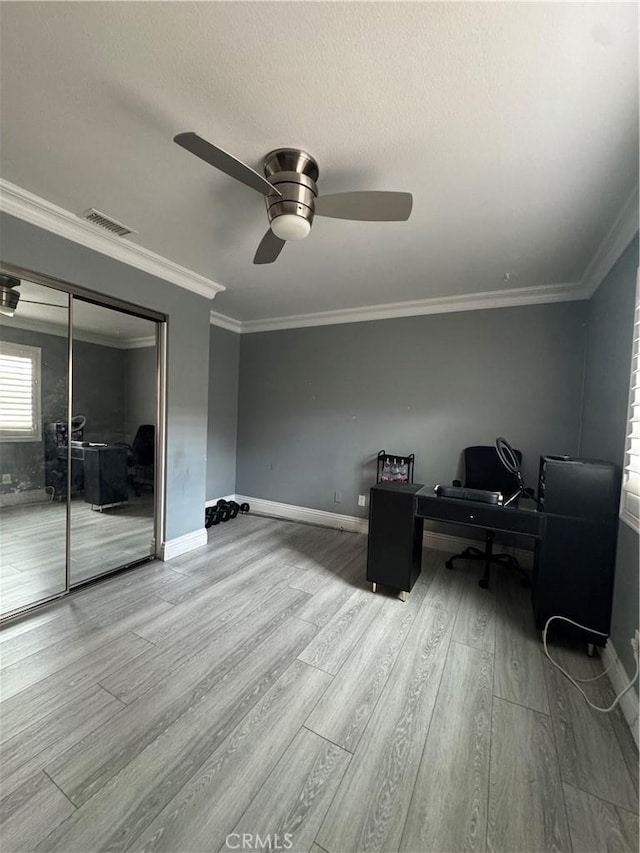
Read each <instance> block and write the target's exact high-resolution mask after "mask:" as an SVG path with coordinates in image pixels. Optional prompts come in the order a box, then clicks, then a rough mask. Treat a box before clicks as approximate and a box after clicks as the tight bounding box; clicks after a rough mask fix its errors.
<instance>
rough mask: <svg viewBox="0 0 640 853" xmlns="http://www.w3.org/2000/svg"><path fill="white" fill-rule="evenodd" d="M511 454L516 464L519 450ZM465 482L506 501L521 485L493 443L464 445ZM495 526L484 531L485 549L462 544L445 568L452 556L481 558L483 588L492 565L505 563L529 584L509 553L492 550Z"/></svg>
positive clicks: (449, 564) (520, 459) (519, 458)
mask: <svg viewBox="0 0 640 853" xmlns="http://www.w3.org/2000/svg"><path fill="white" fill-rule="evenodd" d="M513 454H514V456H515V457H516V459H517V462H518V466H519V465H520V463H521V462H522V453H521V452H520V451H519V450H513ZM464 468H465V474H464V486H465V488H467V489H483V490H486V491H490V492H502V494H503V496H504V500H505V501H506V500H507V499H508V498H509V497H510V496H511V495H513V494H514V492H517V491H518V489H519V488H520V486H521V481H520V480H519V479H518V477H517V476H516V474H513V473H511V471H508V470H507V469H506V468H505V466H504V465H503V463H502V462H501V461H500V457H499V456H498V453H497V451H496V448H495V446H493V445H492V446H488V447H487V446H484V445H477V446H475V447H466V448H465V450H464ZM453 485H454V486H460V485H462V484H461V483H460V481H458V480H454V483H453ZM495 535H496V534H495V531H494V530H487V531H486V532H485V540H484V551H481V550H480V549H479V548H474V547H473V546H471V547H469V548H465V550H464V551H463V552H462V553H461V554H456V555H455V556H454V557H450V558H449V559H448V560H447V561H446V563H445V566H446V567H447V568H448V569H452V568H453V561H454V560H482V561H483V562H484V575H483V576H482V578H481V579H480V580H479V581H478V583H479V584H480V586H481V587H483V589H487V587H488V586H489V578H490V575H491V565H492V564H494V565H496V566H508V567H509V568H510V569H516V570H517V571H519V572H521V573H522V575H523V578H524V579H525V581H526V583H527V584H528V582H529V579H528V576H527V574H526V572H525V571H524V569H522V568H521V567H520V564H519V563H518V561H517V560H516V558H515V557H512V556H511V554H494V553H493V540H494V538H495Z"/></svg>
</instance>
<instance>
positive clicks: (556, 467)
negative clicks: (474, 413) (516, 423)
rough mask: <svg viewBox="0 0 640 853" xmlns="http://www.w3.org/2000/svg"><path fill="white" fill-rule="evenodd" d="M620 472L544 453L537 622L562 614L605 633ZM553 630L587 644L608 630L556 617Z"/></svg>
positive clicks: (535, 592)
mask: <svg viewBox="0 0 640 853" xmlns="http://www.w3.org/2000/svg"><path fill="white" fill-rule="evenodd" d="M619 496H620V473H619V470H618V468H617V467H616V466H615V465H612V464H611V463H609V462H602V461H600V460H594V459H576V458H572V457H564V456H542V457H541V458H540V476H539V480H538V502H539V508H540V510H541V511H542V512H544V526H545V527H544V534H543V536H542V538H541V540H540V542H539V544H538V545H537V548H536V557H535V565H534V573H533V610H534V614H535V622H536V628H538V629H539V630H542V629H543V628H544V626H545V624H546V622H547V619H549V617H550V616H565V617H567V618H569V619H573V620H574V621H575V622H579V623H580V624H581V625H588V626H589V627H590V628H594V629H595V630H596V631H601V632H602V633H603V634H605V635H608V633H609V628H610V625H611V604H612V599H613V576H614V567H615V555H616V538H617V530H618V502H619ZM549 632H550V634H552V633H560V632H562V633H569V634H572V635H573V636H576V637H578V638H579V639H583V640H585V641H586V642H587V643H589V644H591V645H597V646H604V645H605V643H606V639H607V638H606V636H605V637H602V636H600V635H599V634H593V633H591V632H585V631H579V630H577V629H572V628H571V627H570V626H568V625H567V624H566V623H563V622H561V621H560V620H558V621H557V622H553V623H552V624H551V626H550V627H549Z"/></svg>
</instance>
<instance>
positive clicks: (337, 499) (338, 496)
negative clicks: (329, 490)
mask: <svg viewBox="0 0 640 853" xmlns="http://www.w3.org/2000/svg"><path fill="white" fill-rule="evenodd" d="M333 502H334V504H339V503H342V492H334V493H333Z"/></svg>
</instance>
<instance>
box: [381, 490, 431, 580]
mask: <svg viewBox="0 0 640 853" xmlns="http://www.w3.org/2000/svg"><path fill="white" fill-rule="evenodd" d="M421 488H422V484H421V483H378V485H377V486H373V487H372V489H371V492H370V497H369V541H368V548H367V580H368V581H370V582H371V583H374V584H378V583H382V584H387V585H388V586H391V587H395V588H396V589H399V590H400V591H401V592H410V591H411V588H412V587H413V585H414V583H415V582H416V580H417V578H418V575H419V574H420V569H421V560H422V526H423V525H422V519H421V518H416V514H415V508H416V492H419V491H420V489H421Z"/></svg>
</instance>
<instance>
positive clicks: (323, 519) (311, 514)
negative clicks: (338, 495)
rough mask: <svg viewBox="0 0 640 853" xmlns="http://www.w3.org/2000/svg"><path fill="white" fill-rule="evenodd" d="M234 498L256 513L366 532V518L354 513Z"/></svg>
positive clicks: (247, 498) (242, 496)
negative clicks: (247, 505)
mask: <svg viewBox="0 0 640 853" xmlns="http://www.w3.org/2000/svg"><path fill="white" fill-rule="evenodd" d="M235 499H236V500H237V502H238V503H245V502H246V503H248V504H249V506H250V507H251V512H255V513H257V514H258V515H269V516H272V517H273V518H286V519H287V521H304V522H306V523H307V524H318V525H320V526H321V527H334V528H336V529H337V530H348V531H350V532H351V533H366V532H367V529H368V526H369V524H368V521H367V519H366V518H357V517H356V516H355V515H340V514H339V513H337V512H327V511H326V510H323V509H311V508H310V507H307V506H295V505H294V504H283V503H278V501H267V500H264V499H263V498H250V497H247V496H246V495H236V497H235Z"/></svg>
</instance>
